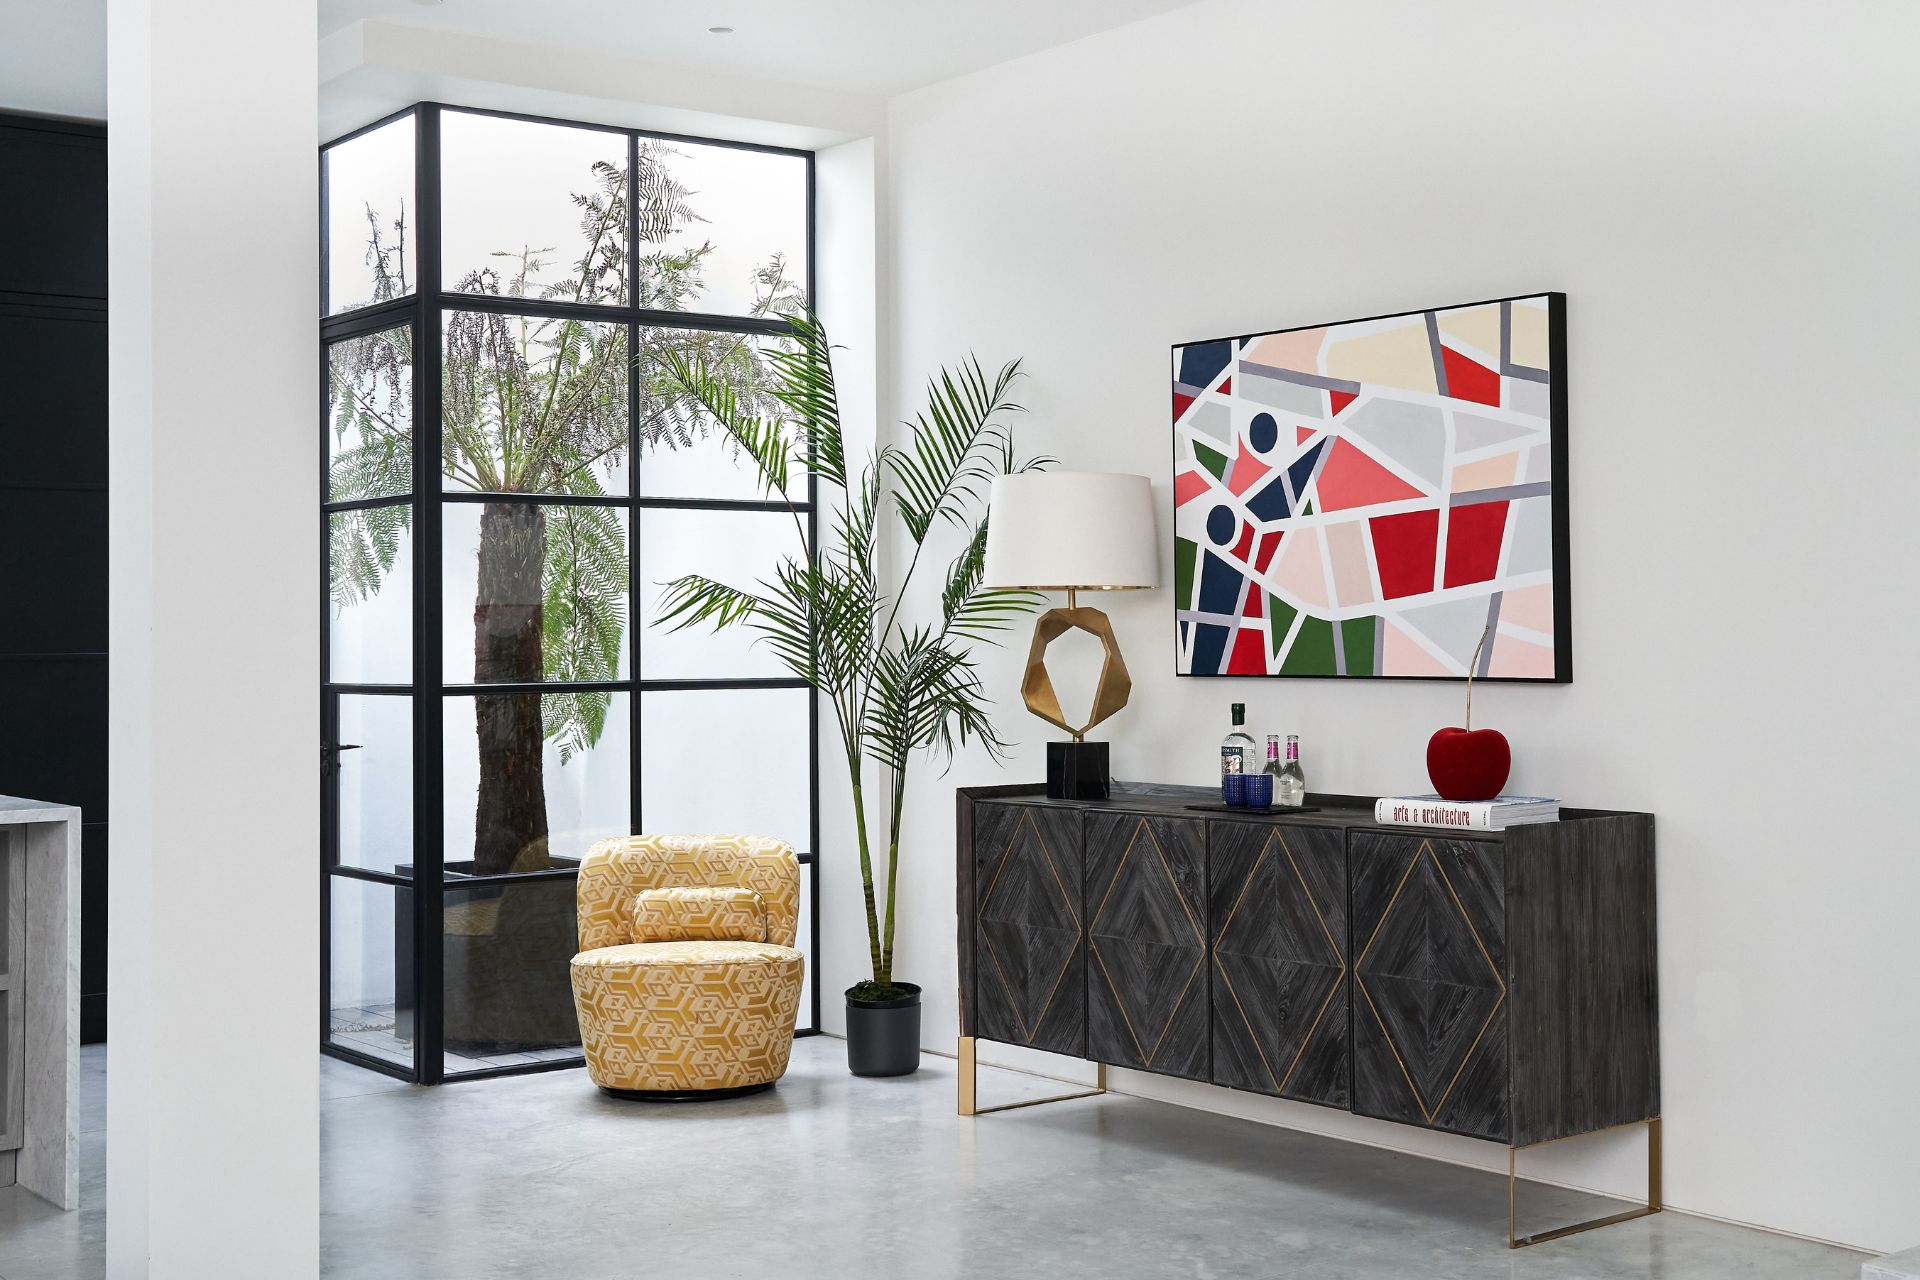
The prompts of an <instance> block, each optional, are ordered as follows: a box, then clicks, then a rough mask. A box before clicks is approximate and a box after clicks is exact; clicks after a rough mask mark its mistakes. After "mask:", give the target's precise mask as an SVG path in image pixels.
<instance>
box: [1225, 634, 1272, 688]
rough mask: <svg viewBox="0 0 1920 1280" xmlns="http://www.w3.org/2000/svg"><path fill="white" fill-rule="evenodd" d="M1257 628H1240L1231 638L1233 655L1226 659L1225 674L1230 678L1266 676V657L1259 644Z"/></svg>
mask: <svg viewBox="0 0 1920 1280" xmlns="http://www.w3.org/2000/svg"><path fill="white" fill-rule="evenodd" d="M1260 635H1261V629H1260V628H1259V627H1242V628H1240V630H1239V631H1238V632H1236V633H1235V635H1234V637H1233V653H1232V654H1231V655H1230V656H1229V657H1228V658H1227V674H1228V675H1230V676H1263V675H1265V674H1267V655H1266V651H1265V648H1264V647H1263V646H1262V644H1261V642H1260Z"/></svg>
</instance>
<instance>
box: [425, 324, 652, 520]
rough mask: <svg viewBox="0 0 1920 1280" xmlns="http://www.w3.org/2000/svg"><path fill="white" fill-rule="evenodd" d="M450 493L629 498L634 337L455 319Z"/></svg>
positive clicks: (449, 341)
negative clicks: (629, 411) (630, 349)
mask: <svg viewBox="0 0 1920 1280" xmlns="http://www.w3.org/2000/svg"><path fill="white" fill-rule="evenodd" d="M443 358H444V361H445V366H444V368H443V370H442V375H443V376H442V388H443V391H442V395H443V406H442V407H443V412H442V422H443V425H444V429H445V433H446V439H445V447H444V450H443V452H444V454H445V461H444V467H443V469H444V471H445V473H446V487H447V488H449V489H477V490H480V491H482V492H486V493H568V494H576V495H579V494H624V493H625V492H626V491H627V328H626V326H625V325H614V324H594V323H590V322H588V321H583V320H554V319H544V320H543V319H536V318H534V317H531V316H502V315H493V314H490V313H487V312H481V311H449V312H448V313H447V317H446V345H445V349H444V353H443Z"/></svg>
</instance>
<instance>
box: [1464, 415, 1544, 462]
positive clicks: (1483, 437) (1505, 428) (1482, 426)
mask: <svg viewBox="0 0 1920 1280" xmlns="http://www.w3.org/2000/svg"><path fill="white" fill-rule="evenodd" d="M1535 430H1536V428H1533V427H1529V426H1526V425H1524V424H1522V423H1518V422H1502V421H1501V420H1500V419H1498V418H1483V417H1481V416H1480V415H1479V414H1477V413H1461V412H1460V411H1459V410H1458V409H1455V410H1454V411H1453V449H1454V452H1455V453H1472V452H1473V451H1474V450H1475V449H1485V448H1489V447H1490V446H1492V445H1496V444H1505V443H1506V442H1507V441H1509V440H1519V439H1521V438H1522V437H1524V436H1529V435H1532V434H1533V433H1534V431H1535Z"/></svg>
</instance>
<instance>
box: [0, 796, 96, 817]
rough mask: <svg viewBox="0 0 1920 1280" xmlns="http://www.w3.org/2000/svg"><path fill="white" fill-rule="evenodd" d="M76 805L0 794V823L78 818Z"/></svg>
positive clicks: (78, 810) (78, 812)
mask: <svg viewBox="0 0 1920 1280" xmlns="http://www.w3.org/2000/svg"><path fill="white" fill-rule="evenodd" d="M79 816H80V809H79V807H78V806H76V805H70V804H56V803H54V802H53V801H51V800H27V799H23V798H22V797H20V796H0V823H7V822H66V821H72V820H75V819H78V818H79Z"/></svg>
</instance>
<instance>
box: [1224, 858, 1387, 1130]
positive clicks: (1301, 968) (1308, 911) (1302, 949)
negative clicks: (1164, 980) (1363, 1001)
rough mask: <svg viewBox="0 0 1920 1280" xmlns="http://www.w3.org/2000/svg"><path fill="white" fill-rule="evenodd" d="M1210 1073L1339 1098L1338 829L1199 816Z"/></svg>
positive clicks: (1342, 962) (1343, 915)
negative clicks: (1209, 946)
mask: <svg viewBox="0 0 1920 1280" xmlns="http://www.w3.org/2000/svg"><path fill="white" fill-rule="evenodd" d="M1207 876H1208V900H1209V912H1208V914H1209V917H1210V918H1211V920H1212V929H1213V975H1212V976H1213V1082H1214V1083H1215V1084H1223V1085H1227V1086H1229V1087H1231V1088H1235V1089H1250V1090H1252V1091H1254V1092H1256V1093H1271V1094H1277V1095H1279V1096H1280V1097H1283V1098H1295V1099H1298V1100H1300V1101H1302V1102H1317V1103H1322V1104H1324V1105H1326V1106H1332V1107H1345V1106H1347V1104H1348V1099H1349V1097H1350V1094H1351V1090H1350V1088H1349V1085H1348V1080H1349V1073H1348V1066H1347V1015H1348V1002H1349V1000H1350V998H1351V996H1350V991H1351V986H1350V983H1349V981H1348V954H1349V948H1348V930H1347V871H1346V848H1345V842H1344V840H1343V838H1342V835H1341V832H1340V830H1339V829H1338V828H1327V827H1306V826H1297V825H1296V826H1291V827H1281V826H1272V825H1258V826H1256V825H1254V824H1252V823H1246V822H1224V821H1222V822H1211V823H1209V824H1208V834H1207Z"/></svg>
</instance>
